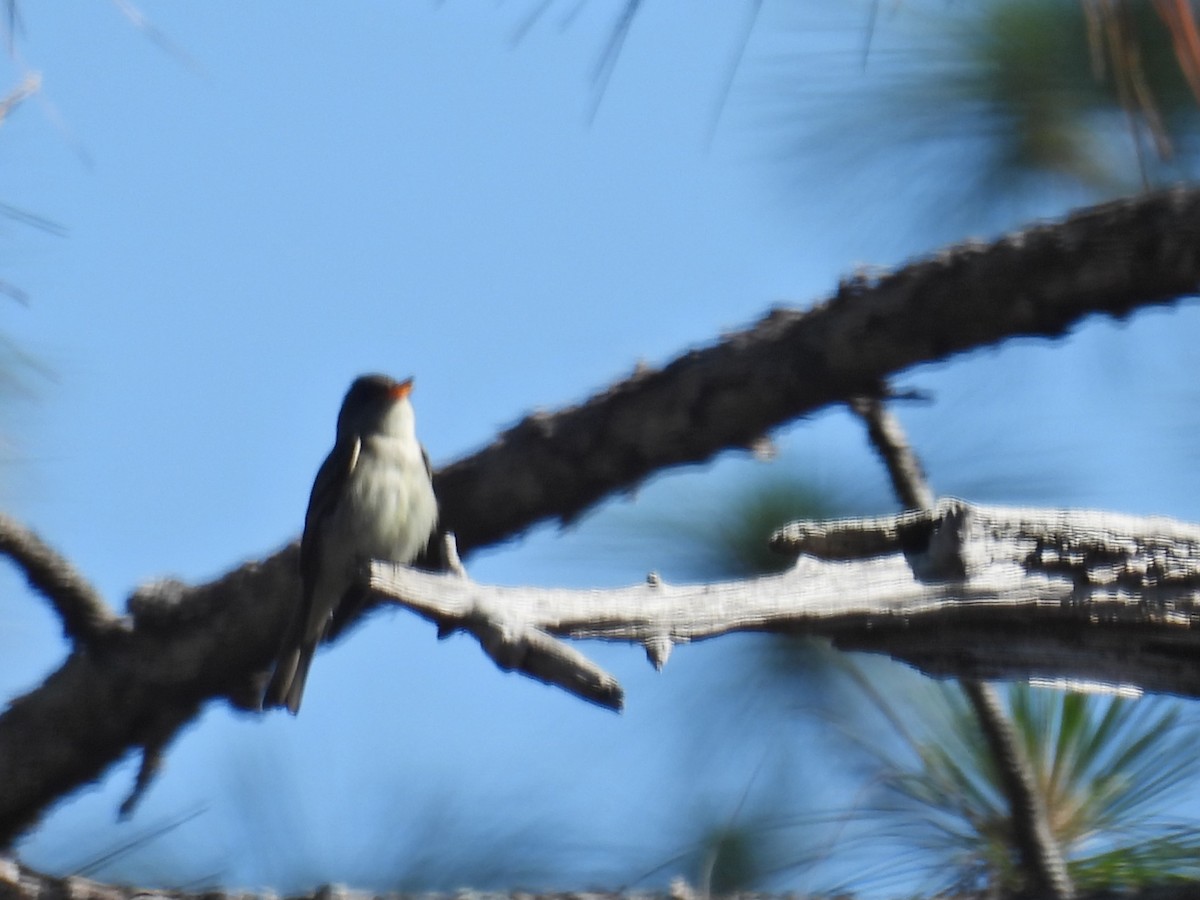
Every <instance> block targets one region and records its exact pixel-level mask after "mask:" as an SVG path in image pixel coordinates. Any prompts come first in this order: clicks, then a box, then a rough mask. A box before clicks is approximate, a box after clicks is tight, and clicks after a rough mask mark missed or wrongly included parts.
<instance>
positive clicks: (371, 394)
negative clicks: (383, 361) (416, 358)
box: [337, 375, 414, 438]
mask: <svg viewBox="0 0 1200 900" xmlns="http://www.w3.org/2000/svg"><path fill="white" fill-rule="evenodd" d="M412 386H413V380H412V379H411V378H408V379H405V380H404V381H396V380H395V379H393V378H389V377H388V376H386V375H360V376H359V377H358V378H356V379H354V384H352V385H350V390H348V391H347V392H346V396H345V399H343V400H342V409H341V412H339V413H338V424H337V433H338V437H339V438H340V437H342V436H344V435H351V434H358V435H362V434H370V433H374V432H386V433H390V434H402V433H412V432H413V424H414V423H413V410H412V404H411V403H409V400H408V395H409V394H411V393H412Z"/></svg>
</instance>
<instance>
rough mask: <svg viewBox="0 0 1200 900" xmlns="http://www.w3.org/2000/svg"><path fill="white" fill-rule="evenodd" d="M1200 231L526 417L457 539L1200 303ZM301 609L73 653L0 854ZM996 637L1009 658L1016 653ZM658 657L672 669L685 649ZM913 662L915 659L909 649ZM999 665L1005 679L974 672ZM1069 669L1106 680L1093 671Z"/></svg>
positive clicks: (776, 330)
mask: <svg viewBox="0 0 1200 900" xmlns="http://www.w3.org/2000/svg"><path fill="white" fill-rule="evenodd" d="M1198 221H1200V189H1194V188H1186V189H1185V188H1179V189H1175V190H1172V191H1169V192H1166V193H1161V194H1155V195H1151V196H1144V197H1138V198H1136V199H1132V200H1126V201H1120V202H1117V203H1112V204H1108V205H1105V206H1100V207H1096V208H1094V209H1090V210H1085V211H1083V212H1080V213H1077V214H1075V215H1073V216H1071V217H1070V218H1068V219H1067V220H1066V221H1064V222H1062V223H1059V224H1057V225H1039V226H1037V227H1035V228H1031V229H1029V230H1027V231H1024V232H1020V233H1017V234H1014V235H1010V236H1009V237H1006V238H1003V239H1001V240H999V241H996V242H995V243H993V244H991V245H981V244H964V245H961V246H958V247H955V248H951V249H949V250H947V251H945V252H943V253H941V254H939V255H938V256H937V257H935V258H932V259H929V260H925V261H921V262H917V263H914V264H912V265H910V266H907V267H905V268H903V269H901V270H899V271H897V272H896V273H894V274H892V275H889V276H887V277H884V278H881V279H879V280H877V281H868V280H866V279H862V278H858V279H852V280H850V281H847V282H845V283H843V284H842V285H841V286H840V288H839V290H838V292H837V294H836V295H835V296H833V297H831V298H829V299H828V300H826V301H824V302H823V303H820V304H818V305H817V306H815V307H813V308H812V309H810V310H807V311H794V310H776V311H774V312H772V313H771V314H770V315H768V316H767V317H766V318H764V319H763V320H762V321H761V322H760V323H758V324H757V325H755V326H754V327H753V328H750V329H748V330H746V331H743V332H739V333H736V334H732V335H729V336H727V337H725V338H724V339H723V340H722V341H721V342H720V343H717V344H715V345H713V346H710V347H707V348H704V349H700V350H693V351H691V352H689V353H686V354H684V355H683V356H681V357H680V358H678V359H677V360H675V361H674V362H672V363H670V364H669V365H667V366H666V367H665V368H663V369H661V370H659V371H642V372H639V373H636V374H634V375H633V376H632V377H631V378H629V379H628V380H626V381H624V382H622V383H620V384H617V385H614V386H613V387H611V388H609V389H608V390H607V391H604V392H602V393H601V394H599V395H597V396H596V397H594V398H592V399H591V400H589V401H587V402H586V403H584V404H583V405H581V406H578V407H574V408H571V409H567V410H563V411H562V412H559V413H557V414H553V415H552V414H542V413H540V414H536V415H534V416H530V417H528V418H527V419H525V420H524V421H523V422H521V423H520V424H518V425H517V426H515V427H514V428H512V429H509V430H508V431H506V432H504V433H502V434H500V435H499V436H498V437H497V439H496V441H495V442H493V444H491V445H490V446H489V447H486V448H484V449H483V450H481V451H479V452H478V453H475V454H473V455H472V456H470V457H468V458H465V459H463V460H460V461H458V462H456V463H454V464H452V465H450V466H448V467H446V468H445V469H443V470H442V471H440V472H439V473H437V475H436V476H435V487H436V490H437V492H438V497H439V503H440V507H441V514H442V521H443V524H444V525H445V526H446V527H448V528H449V529H450V530H453V531H455V532H456V533H457V534H458V540H459V546H460V548H461V549H462V551H463V552H464V553H469V552H470V551H472V550H474V549H478V548H480V547H483V546H485V545H488V544H494V543H496V542H498V541H502V540H505V539H508V538H512V537H514V536H516V535H518V534H520V533H521V532H522V531H524V530H526V529H528V528H530V527H531V526H533V525H535V524H536V523H538V522H540V521H543V520H545V519H548V518H558V519H560V520H562V521H564V522H565V521H569V520H571V519H572V518H573V517H575V516H577V515H578V514H579V513H580V512H582V511H583V510H584V509H586V508H588V507H589V506H590V505H592V504H594V503H596V502H597V501H599V500H600V499H602V498H603V497H605V496H607V495H609V494H612V493H615V492H620V491H624V490H629V489H631V488H633V487H635V486H636V485H637V484H638V483H639V482H640V481H641V480H643V479H644V478H646V477H647V476H648V475H649V474H651V473H652V472H655V471H658V470H661V469H663V468H666V467H669V466H675V465H681V464H687V463H694V462H700V461H703V460H707V459H709V458H711V457H712V456H713V455H714V454H716V453H717V452H719V451H720V450H722V449H726V448H735V447H746V446H749V445H752V444H753V443H754V442H755V441H756V440H757V439H759V438H760V437H761V436H762V435H764V434H765V433H766V432H768V431H770V430H771V429H773V428H775V427H777V426H779V425H781V424H783V423H784V422H786V421H788V420H790V419H793V418H795V417H797V416H802V415H805V414H809V413H812V412H814V411H816V410H818V409H820V408H821V407H823V406H826V405H828V404H830V403H833V402H839V401H842V400H844V399H845V398H847V397H850V396H854V395H858V394H864V393H866V394H869V393H873V392H875V391H877V390H878V386H879V384H880V383H881V382H882V380H883V379H886V378H887V377H888V376H890V375H892V374H894V373H895V372H898V371H900V370H902V369H904V368H907V367H909V366H912V365H916V364H918V363H925V362H932V361H935V360H939V359H945V358H947V357H949V356H952V355H954V354H956V353H960V352H964V351H967V350H971V349H974V348H977V347H981V346H986V345H989V344H993V343H996V342H998V341H1000V340H1003V339H1005V338H1007V337H1010V336H1022V335H1024V336H1027V335H1044V336H1057V335H1061V334H1063V333H1064V332H1065V331H1067V330H1068V329H1069V328H1071V327H1072V326H1074V325H1075V324H1077V323H1078V322H1079V321H1081V320H1082V319H1083V318H1084V317H1086V316H1088V315H1092V314H1096V313H1103V314H1108V315H1116V316H1123V315H1126V314H1128V313H1129V312H1130V311H1132V310H1133V309H1135V308H1137V307H1138V306H1145V305H1151V304H1159V303H1167V302H1171V301H1173V300H1177V299H1179V298H1181V297H1183V296H1188V295H1191V294H1192V293H1194V292H1195V290H1196V288H1197V285H1198V284H1200V241H1197V240H1196V223H1197V222H1198ZM846 587H847V588H848V589H851V590H853V589H855V587H856V586H853V585H847V586H846ZM298 590H299V579H298V576H297V571H296V558H295V550H294V548H292V547H289V548H288V549H287V550H285V551H282V552H281V553H277V554H275V555H273V556H271V557H269V558H267V559H265V560H263V561H262V562H260V563H250V564H246V565H243V566H241V567H240V568H238V569H236V570H234V571H232V572H231V573H229V574H228V575H226V576H224V577H223V578H221V579H219V580H217V581H214V582H211V583H209V584H205V585H200V586H196V587H187V586H184V585H179V584H175V583H160V584H156V585H151V586H148V587H146V588H143V589H142V590H140V591H139V592H138V593H137V595H135V597H134V598H133V599H132V600H131V601H130V616H128V617H126V618H123V619H121V620H120V622H121V624H122V627H124V628H128V629H129V632H128V633H127V634H119V635H117V637H116V639H114V640H113V641H105V642H104V647H103V652H102V653H95V654H87V653H83V652H80V650H79V648H76V651H75V652H73V653H72V654H71V655H70V656H69V657H68V659H67V660H66V661H65V662H64V663H63V665H62V667H61V668H60V669H59V670H58V671H57V672H55V673H54V674H52V675H51V676H50V677H49V678H48V679H47V680H46V682H45V683H44V684H43V685H42V686H40V687H38V688H36V689H35V690H33V691H31V692H30V693H28V694H26V695H25V696H23V697H20V698H18V699H16V700H14V701H13V702H12V703H11V705H10V706H9V708H8V709H7V710H6V711H5V712H4V713H3V715H0V784H4V785H5V786H6V787H5V790H4V791H3V792H0V846H4V845H6V844H7V843H9V842H11V841H12V840H13V838H15V837H16V836H17V835H18V834H20V833H21V832H22V831H23V830H25V829H27V828H29V827H30V826H31V825H32V824H33V823H34V822H35V821H36V820H37V817H38V816H39V815H40V814H41V813H42V811H43V810H44V809H45V808H46V806H47V805H48V804H49V803H51V802H52V801H53V800H54V799H56V798H58V797H61V796H63V795H64V794H66V793H68V792H69V791H71V790H74V789H76V788H78V787H80V786H81V785H83V784H86V783H87V782H89V781H91V780H93V779H95V778H98V777H99V776H100V775H101V774H102V773H103V771H104V770H105V769H106V768H107V767H108V766H110V765H112V764H113V763H114V762H116V761H117V760H119V759H120V758H121V757H123V756H124V755H125V754H126V753H127V752H128V751H129V750H131V749H134V748H139V747H141V748H145V747H154V748H161V747H163V746H165V744H166V741H167V738H166V737H164V731H166V730H168V729H166V728H165V726H164V725H163V724H162V723H170V722H172V721H176V722H178V721H187V719H188V718H190V717H192V716H194V715H195V714H196V713H197V712H198V711H199V709H200V708H201V707H202V706H203V704H204V703H205V702H208V701H210V700H214V699H225V700H227V701H229V702H231V703H233V704H234V705H236V706H239V707H240V708H253V706H254V705H255V698H256V691H257V690H259V689H260V686H261V685H260V682H261V675H262V670H263V669H264V668H265V667H266V665H267V664H268V662H269V661H270V659H271V656H272V654H273V652H274V650H275V648H276V642H277V636H278V634H279V631H280V629H281V628H282V627H283V623H284V622H285V621H286V617H287V615H288V613H289V611H290V606H291V604H292V603H293V600H294V597H295V596H296V594H297V591H298ZM647 590H649V589H647ZM664 590H667V589H666V588H665V587H664ZM969 608H970V607H969ZM1073 627H1074V626H1073ZM885 632H886V635H887V636H891V635H892V631H890V630H888V629H884V631H881V632H880V633H879V635H878V636H877V639H878V640H883V639H884V637H885ZM989 637H990V638H991V639H992V640H991V644H992V645H993V646H992V649H993V654H994V655H995V654H997V653H998V651H999V650H1000V649H1001V646H1000V644H999V643H998V641H997V640H996V639H995V638H996V636H995V635H990V636H989ZM888 639H892V638H891V637H889V638H888ZM646 640H647V641H648V642H649V643H648V644H647V646H648V647H649V648H653V647H658V648H659V656H658V658H660V659H661V658H662V656H663V653H664V652H665V651H663V649H662V648H663V647H668V648H669V646H670V643H669V642H666V643H663V641H662V640H661V639H660V638H659V636H656V635H648V636H647V637H646ZM861 640H862V641H864V642H867V638H865V637H862V638H861ZM1014 640H1016V641H1017V642H1018V643H1021V642H1022V641H1023V640H1024V639H1023V638H1022V637H1021V635H1020V633H1017V634H1015V635H1014ZM876 649H881V650H884V651H885V652H890V649H889V647H888V646H885V645H884V644H880V645H878V646H877V647H876ZM904 649H905V652H910V653H911V652H913V648H912V646H911V642H910V644H909V645H906V646H905V648H904ZM1111 650H1112V648H1111V647H1110V648H1109V651H1110V655H1111ZM946 652H947V651H946V649H945V648H944V647H942V646H941V645H939V644H937V643H936V641H932V642H931V644H930V646H929V648H928V652H927V653H926V655H925V656H924V657H923V658H922V665H924V666H925V667H926V668H929V669H933V670H936V669H937V668H938V667H939V666H941V667H942V668H947V667H948V668H951V669H952V668H954V666H953V665H951V664H950V663H948V662H945V661H943V659H942V657H943V655H944V654H945V653H946ZM989 665H993V666H996V667H998V668H999V669H1000V670H1004V669H1005V667H1006V664H1005V663H1004V661H1003V660H996V661H991V660H988V659H986V658H984V657H983V656H980V657H979V658H978V659H977V660H976V667H977V668H981V669H986V668H987V667H988V666H989ZM1064 665H1066V667H1067V668H1068V669H1069V670H1072V671H1076V670H1078V669H1087V670H1089V671H1090V670H1093V669H1095V668H1097V666H1096V665H1095V664H1094V663H1089V661H1088V659H1087V658H1086V656H1080V655H1079V654H1076V655H1075V656H1074V657H1072V658H1069V659H1067V660H1065V661H1064ZM1180 665H1181V666H1182V668H1181V669H1179V670H1177V671H1175V670H1172V671H1163V672H1161V673H1160V674H1159V677H1158V679H1157V680H1156V681H1154V679H1150V678H1149V674H1148V673H1147V679H1149V680H1150V681H1154V689H1158V690H1178V691H1180V692H1183V693H1188V692H1190V691H1191V692H1194V691H1195V690H1196V686H1195V676H1194V673H1193V672H1192V669H1191V668H1189V666H1188V665H1186V664H1184V663H1182V662H1181V663H1180ZM1089 667H1090V668H1089ZM1099 668H1101V669H1102V668H1103V666H1100V667H1099ZM1139 672H1140V670H1139ZM1173 674H1177V675H1179V676H1180V678H1181V683H1180V686H1179V687H1178V688H1176V687H1173V684H1174V681H1173ZM164 709H165V710H166V712H165V713H163V712H161V711H162V710H164ZM152 758H153V757H152ZM151 769H152V767H151ZM18 786H19V788H18Z"/></svg>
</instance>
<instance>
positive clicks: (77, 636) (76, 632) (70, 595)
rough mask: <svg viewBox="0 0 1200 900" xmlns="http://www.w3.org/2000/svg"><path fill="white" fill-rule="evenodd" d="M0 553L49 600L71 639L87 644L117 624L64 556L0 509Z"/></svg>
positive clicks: (91, 588) (106, 606) (114, 618)
mask: <svg viewBox="0 0 1200 900" xmlns="http://www.w3.org/2000/svg"><path fill="white" fill-rule="evenodd" d="M0 553H3V554H4V555H6V556H7V557H8V558H9V559H11V560H12V561H13V563H15V564H16V565H17V566H18V567H19V568H20V569H21V571H22V572H24V573H25V578H26V580H27V581H28V582H29V584H30V586H31V587H32V588H33V589H34V590H36V591H37V592H38V593H40V594H42V595H43V596H44V597H45V598H46V599H47V600H49V601H50V604H51V606H53V607H54V611H55V612H57V613H58V617H59V618H60V619H62V623H63V632H64V633H65V634H66V636H67V638H68V639H69V640H71V641H72V642H76V643H80V642H82V643H84V644H89V643H93V642H94V641H96V640H98V639H99V638H101V637H103V636H104V635H105V634H107V633H109V632H111V631H112V629H113V628H116V627H118V625H119V623H120V621H121V620H120V618H119V617H118V616H117V615H116V614H114V613H113V611H112V610H111V609H109V607H108V605H107V604H106V603H105V602H104V600H103V598H101V596H100V594H99V593H98V592H97V591H96V589H95V588H94V587H92V585H91V583H90V582H89V581H87V579H85V578H84V577H83V576H82V575H81V574H80V573H79V572H78V571H77V570H76V569H75V567H74V566H72V565H71V564H70V562H68V561H67V560H66V559H65V558H64V557H62V556H60V555H59V554H58V553H57V552H56V551H55V550H54V549H53V548H52V547H51V546H50V545H49V544H47V543H46V542H45V541H43V540H42V539H41V538H39V537H38V536H37V535H36V534H34V533H33V532H32V531H30V530H29V529H28V528H26V527H25V526H24V525H21V524H20V523H19V522H16V521H15V520H13V519H11V518H9V517H8V516H6V515H4V514H2V513H0Z"/></svg>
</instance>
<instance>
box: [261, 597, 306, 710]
mask: <svg viewBox="0 0 1200 900" xmlns="http://www.w3.org/2000/svg"><path fill="white" fill-rule="evenodd" d="M296 618H297V619H299V620H300V621H299V622H298V623H295V622H294V623H293V624H292V626H291V628H289V633H288V635H287V637H285V638H284V641H283V643H282V644H281V645H280V650H279V656H278V657H277V658H276V660H275V671H274V672H272V673H271V680H270V681H269V682H268V683H267V689H266V691H265V692H264V693H263V709H270V708H272V707H276V706H286V707H287V708H288V712H290V713H291V714H292V715H293V716H294V715H296V713H298V712H300V700H301V699H302V698H303V697H304V682H305V680H306V679H307V678H308V667H309V666H310V665H311V664H312V658H313V654H314V653H316V652H317V640H316V638H308V637H306V636H305V635H304V634H303V633H302V629H303V624H304V623H303V620H302V619H301V617H300V616H297V617H296ZM297 624H299V625H300V628H297V627H296V625H297Z"/></svg>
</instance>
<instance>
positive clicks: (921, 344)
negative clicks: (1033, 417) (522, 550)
mask: <svg viewBox="0 0 1200 900" xmlns="http://www.w3.org/2000/svg"><path fill="white" fill-rule="evenodd" d="M1198 287H1200V189H1196V188H1179V189H1175V190H1172V191H1169V192H1166V193H1161V194H1155V195H1151V196H1145V197H1139V198H1137V199H1133V200H1123V201H1119V202H1116V203H1110V204H1107V205H1105V206H1099V207H1095V208H1093V209H1089V210H1085V211H1083V212H1081V213H1077V214H1075V215H1073V216H1072V217H1070V218H1069V219H1067V220H1066V221H1064V222H1062V223H1059V224H1054V225H1039V226H1036V227H1034V228H1030V229H1028V230H1026V231H1022V232H1017V233H1015V234H1012V235H1009V236H1008V237H1005V238H1003V239H1001V240H999V241H996V242H995V243H992V244H981V243H967V244H961V245H958V246H956V247H952V248H950V249H948V250H945V251H943V252H942V253H939V254H938V255H937V256H935V257H933V258H931V259H928V260H925V261H922V262H917V263H914V264H912V265H909V266H906V267H904V268H903V269H900V270H899V271H897V272H895V273H894V274H891V275H888V276H885V277H882V278H879V279H877V280H869V279H865V278H863V279H853V280H850V281H847V282H844V283H843V284H842V285H841V287H840V288H839V290H838V292H837V294H836V295H834V296H833V297H831V298H829V299H827V300H825V301H824V302H822V303H819V304H818V305H816V306H815V307H813V308H812V309H810V310H807V311H798V310H789V309H777V310H775V311H773V312H771V313H770V314H769V315H767V316H766V317H765V318H764V319H763V320H762V321H760V322H759V323H758V324H757V325H755V326H754V327H752V328H750V329H748V330H746V331H742V332H738V333H735V334H731V335H729V336H727V337H726V338H724V339H723V340H722V341H721V342H720V343H719V344H716V345H714V346H711V347H705V348H703V349H699V350H693V351H692V352H690V353H687V354H685V355H683V356H681V357H679V358H678V359H676V360H675V361H673V362H671V363H670V364H668V365H667V366H666V367H665V368H663V369H661V370H657V371H652V370H651V371H646V370H643V371H639V372H636V373H635V374H634V375H632V376H631V377H630V378H629V379H628V380H626V381H623V382H621V383H619V384H617V385H614V386H613V387H611V388H609V389H608V390H607V391H605V392H603V393H601V394H598V395H597V396H595V397H593V398H592V399H591V400H588V401H587V402H586V403H584V404H583V405H581V406H578V407H574V408H571V409H566V410H563V411H561V412H558V413H555V414H549V413H537V414H534V415H532V416H529V417H528V418H526V419H525V420H523V421H522V422H520V423H519V424H518V425H516V426H515V427H513V428H512V429H510V430H508V431H506V432H504V433H503V434H501V435H500V437H499V439H498V440H496V441H495V442H494V443H493V444H491V445H490V446H489V447H487V448H485V449H483V450H482V451H480V452H479V453H476V454H474V455H473V456H470V457H468V458H466V459H463V460H460V461H459V462H456V463H454V464H453V465H450V466H448V467H447V468H445V469H444V470H442V471H441V472H439V473H438V476H437V479H436V487H437V491H438V496H439V497H441V498H442V502H443V506H444V518H445V520H446V523H447V526H448V527H449V528H450V530H452V531H454V532H455V533H456V534H457V535H458V542H459V549H460V550H462V551H463V552H464V553H465V552H469V551H470V550H472V549H474V548H475V547H479V546H483V545H487V544H492V543H495V542H496V541H501V540H504V539H506V538H510V537H512V536H513V535H515V534H518V533H520V532H521V531H523V530H525V529H526V528H528V527H529V526H530V525H531V524H532V523H535V522H538V521H541V520H544V519H549V518H558V519H561V520H563V521H569V520H570V519H572V517H574V516H577V515H578V514H580V513H581V512H582V511H584V510H586V509H587V508H588V507H590V506H592V505H593V504H595V503H596V502H597V501H599V500H601V499H602V498H604V497H605V496H608V495H609V494H612V493H613V492H615V491H621V490H628V489H630V488H633V487H635V486H636V485H637V484H638V483H640V482H641V481H642V480H643V479H645V478H646V477H647V476H648V475H650V474H651V473H653V472H656V471H658V470H660V469H662V468H665V467H668V466H677V465H683V464H687V463H696V462H702V461H704V460H708V459H710V458H712V457H713V456H714V455H715V454H716V453H718V452H720V451H721V450H724V449H727V448H730V447H749V446H751V445H753V444H754V443H755V441H756V440H758V439H759V438H761V437H762V436H763V435H764V434H765V433H767V432H768V431H770V430H771V429H773V428H776V427H778V426H780V425H782V424H783V423H785V422H789V421H791V420H793V419H795V418H797V417H799V416H803V415H807V414H810V413H812V412H815V411H816V410H819V409H821V408H822V407H824V406H827V405H829V404H831V403H837V402H842V401H844V400H846V399H847V398H849V397H853V396H856V395H859V394H873V393H877V392H878V390H879V386H880V384H881V383H882V382H883V381H884V380H886V379H888V378H889V377H890V376H892V375H894V374H895V373H897V372H900V371H902V370H904V369H906V368H908V367H910V366H914V365H917V364H918V363H925V362H931V361H934V360H941V359H946V358H948V357H950V356H953V355H955V354H957V353H962V352H965V351H968V350H974V349H977V348H979V347H984V346H988V345H991V344H994V343H996V342H998V341H1001V340H1004V339H1006V338H1009V337H1016V336H1028V335H1034V336H1044V337H1055V336H1058V335H1061V334H1063V333H1064V332H1066V331H1067V330H1069V329H1070V328H1072V327H1074V326H1075V325H1077V324H1078V323H1079V322H1080V321H1081V320H1082V319H1083V318H1084V317H1086V316H1089V315H1093V314H1096V313H1104V314H1108V315H1112V316H1125V315H1127V314H1129V313H1130V312H1131V311H1132V310H1134V309H1136V308H1137V307H1139V306H1146V305H1150V304H1156V303H1167V302H1170V301H1173V300H1176V299H1178V298H1180V297H1184V296H1189V295H1192V294H1194V293H1196V291H1197V288H1198Z"/></svg>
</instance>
